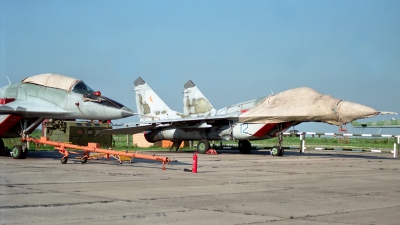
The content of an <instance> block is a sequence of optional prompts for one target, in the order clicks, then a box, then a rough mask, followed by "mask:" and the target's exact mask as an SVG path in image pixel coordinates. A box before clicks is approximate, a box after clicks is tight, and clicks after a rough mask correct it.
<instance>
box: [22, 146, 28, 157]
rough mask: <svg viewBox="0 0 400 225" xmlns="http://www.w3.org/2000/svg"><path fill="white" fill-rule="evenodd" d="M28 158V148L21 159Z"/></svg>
mask: <svg viewBox="0 0 400 225" xmlns="http://www.w3.org/2000/svg"><path fill="white" fill-rule="evenodd" d="M26 157H28V148H27V149H25V152H22V158H21V159H26Z"/></svg>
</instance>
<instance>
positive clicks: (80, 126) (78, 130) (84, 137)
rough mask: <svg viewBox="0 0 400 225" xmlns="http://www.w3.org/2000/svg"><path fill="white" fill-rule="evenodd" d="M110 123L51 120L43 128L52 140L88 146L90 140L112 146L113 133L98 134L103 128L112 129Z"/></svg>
mask: <svg viewBox="0 0 400 225" xmlns="http://www.w3.org/2000/svg"><path fill="white" fill-rule="evenodd" d="M111 128H112V127H111V125H110V124H108V123H99V122H85V121H63V120H49V121H48V122H46V123H45V125H44V127H43V129H45V134H46V136H47V137H48V138H50V140H52V141H59V142H65V143H71V144H75V145H82V146H87V145H88V142H94V143H99V144H100V145H101V148H112V147H113V145H114V141H113V138H112V135H98V133H99V132H100V131H101V130H104V129H111Z"/></svg>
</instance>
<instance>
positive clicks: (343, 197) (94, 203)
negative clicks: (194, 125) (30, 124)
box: [0, 150, 400, 225]
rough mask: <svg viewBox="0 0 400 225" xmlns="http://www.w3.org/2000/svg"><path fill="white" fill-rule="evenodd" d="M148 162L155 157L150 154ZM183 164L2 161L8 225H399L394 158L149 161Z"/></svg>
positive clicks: (39, 158)
mask: <svg viewBox="0 0 400 225" xmlns="http://www.w3.org/2000/svg"><path fill="white" fill-rule="evenodd" d="M144 153H145V154H146V152H144ZM147 153H148V154H157V155H160V156H167V157H169V158H171V159H174V160H177V161H176V162H172V163H171V165H167V170H165V171H163V170H162V169H161V163H159V162H152V161H147V160H140V159H135V160H134V161H135V162H134V163H132V164H130V163H129V162H124V163H123V164H119V163H118V161H116V160H111V161H105V160H89V161H88V162H87V163H86V164H81V163H80V161H79V160H77V159H76V160H75V159H72V158H70V160H69V161H68V163H67V164H61V163H60V158H61V156H60V154H58V153H56V152H51V151H33V152H30V154H29V156H28V158H27V159H25V160H15V159H12V158H11V157H1V158H0V224H271V225H272V224H274V225H275V224H276V225H283V224H300V225H302V224H307V225H308V224H309V225H314V224H322V225H325V224H335V225H342V224H343V225H344V224H346V225H349V224H358V225H360V224H365V225H367V224H368V225H371V224H396V225H397V224H400V174H399V173H400V160H399V159H393V158H392V155H391V154H383V153H381V154H380V153H365V152H364V153H362V152H334V151H309V152H308V153H306V154H299V153H298V152H297V151H285V156H284V157H273V156H271V155H269V151H263V150H260V151H257V152H255V153H254V154H249V155H241V154H238V153H236V152H233V151H231V152H229V151H224V152H223V153H222V154H218V155H199V162H198V165H199V167H198V173H197V174H194V173H191V172H184V169H191V166H192V165H191V164H192V153H188V152H185V153H180V152H178V153H176V152H147Z"/></svg>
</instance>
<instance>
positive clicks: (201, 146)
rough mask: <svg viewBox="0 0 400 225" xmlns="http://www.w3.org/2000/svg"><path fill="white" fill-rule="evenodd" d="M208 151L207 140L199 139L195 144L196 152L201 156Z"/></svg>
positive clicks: (208, 144)
mask: <svg viewBox="0 0 400 225" xmlns="http://www.w3.org/2000/svg"><path fill="white" fill-rule="evenodd" d="M208 149H210V142H208V140H207V139H201V140H200V141H199V143H197V152H198V153H201V154H205V153H206V152H207V151H208Z"/></svg>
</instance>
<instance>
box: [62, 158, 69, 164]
mask: <svg viewBox="0 0 400 225" xmlns="http://www.w3.org/2000/svg"><path fill="white" fill-rule="evenodd" d="M67 162H68V157H65V156H64V157H62V158H61V163H62V164H66V163H67Z"/></svg>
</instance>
